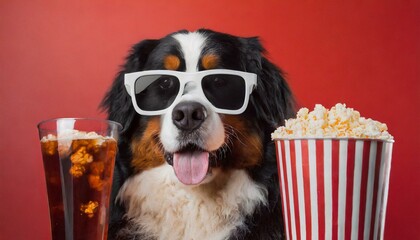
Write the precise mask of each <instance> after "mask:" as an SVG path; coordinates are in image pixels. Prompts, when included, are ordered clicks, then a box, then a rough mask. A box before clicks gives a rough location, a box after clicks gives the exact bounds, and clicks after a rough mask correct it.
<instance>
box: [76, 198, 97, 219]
mask: <svg viewBox="0 0 420 240" xmlns="http://www.w3.org/2000/svg"><path fill="white" fill-rule="evenodd" d="M98 206H99V203H98V202H97V201H89V202H88V203H87V204H82V205H81V206H80V211H81V212H82V213H84V214H86V215H87V216H88V217H89V218H92V217H93V216H94V215H95V213H96V212H97V211H98Z"/></svg>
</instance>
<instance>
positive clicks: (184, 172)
mask: <svg viewBox="0 0 420 240" xmlns="http://www.w3.org/2000/svg"><path fill="white" fill-rule="evenodd" d="M208 168H209V153H208V152H201V151H194V152H183V153H175V154H174V170H175V174H176V176H177V177H178V180H179V181H180V182H182V183H183V184H186V185H192V184H199V183H200V182H201V181H203V179H204V178H205V177H206V174H207V170H208Z"/></svg>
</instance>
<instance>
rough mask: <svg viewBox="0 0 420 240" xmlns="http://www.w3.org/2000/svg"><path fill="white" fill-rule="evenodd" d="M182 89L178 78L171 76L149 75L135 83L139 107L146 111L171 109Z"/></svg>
mask: <svg viewBox="0 0 420 240" xmlns="http://www.w3.org/2000/svg"><path fill="white" fill-rule="evenodd" d="M179 88H180V83H179V80H178V78H176V77H174V76H170V75H147V76H142V77H139V78H138V79H137V80H136V83H135V94H136V102H137V106H138V107H139V108H140V109H142V110H144V111H159V110H163V109H165V108H167V107H169V106H170V105H171V104H172V103H173V102H174V100H175V98H176V96H177V94H178V92H179Z"/></svg>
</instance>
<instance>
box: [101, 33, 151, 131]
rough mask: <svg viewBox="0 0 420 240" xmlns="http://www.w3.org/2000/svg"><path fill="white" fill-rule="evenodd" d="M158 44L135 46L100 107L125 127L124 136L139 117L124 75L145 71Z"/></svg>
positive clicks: (142, 43)
mask: <svg viewBox="0 0 420 240" xmlns="http://www.w3.org/2000/svg"><path fill="white" fill-rule="evenodd" d="M158 44H159V40H144V41H141V42H139V43H138V44H136V45H134V46H133V48H132V49H131V52H130V53H129V55H128V57H127V58H126V62H125V64H124V65H123V66H122V70H121V71H120V72H119V73H118V74H117V76H116V78H115V80H114V82H113V84H112V86H111V88H110V89H109V91H108V92H107V93H106V95H105V97H104V99H103V100H102V103H101V105H100V107H101V108H102V109H103V110H104V111H107V112H108V118H109V119H110V120H113V121H116V122H119V123H121V124H122V125H123V127H124V128H123V131H122V134H123V135H124V134H125V133H126V132H128V130H129V127H130V126H131V122H132V121H133V120H134V119H135V118H136V116H137V114H136V112H135V110H134V107H133V106H132V103H131V98H130V95H129V94H128V93H127V91H126V89H125V86H124V74H126V73H130V72H137V71H141V70H143V68H144V66H145V64H146V62H147V59H148V57H149V54H150V53H151V52H152V51H153V49H154V48H155V47H156V46H157V45H158Z"/></svg>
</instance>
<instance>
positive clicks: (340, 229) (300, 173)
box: [275, 138, 393, 240]
mask: <svg viewBox="0 0 420 240" xmlns="http://www.w3.org/2000/svg"><path fill="white" fill-rule="evenodd" d="M275 144H276V150H277V162H278V170H279V181H280V188H281V196H282V204H283V205H282V208H283V218H284V221H285V232H286V236H287V239H291V240H294V239H352V240H353V239H364V240H366V239H375V240H376V239H383V233H384V224H385V213H386V204H387V199H388V186H389V174H390V168H391V154H392V145H393V141H384V140H376V139H352V138H330V139H328V138H323V139H275Z"/></svg>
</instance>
